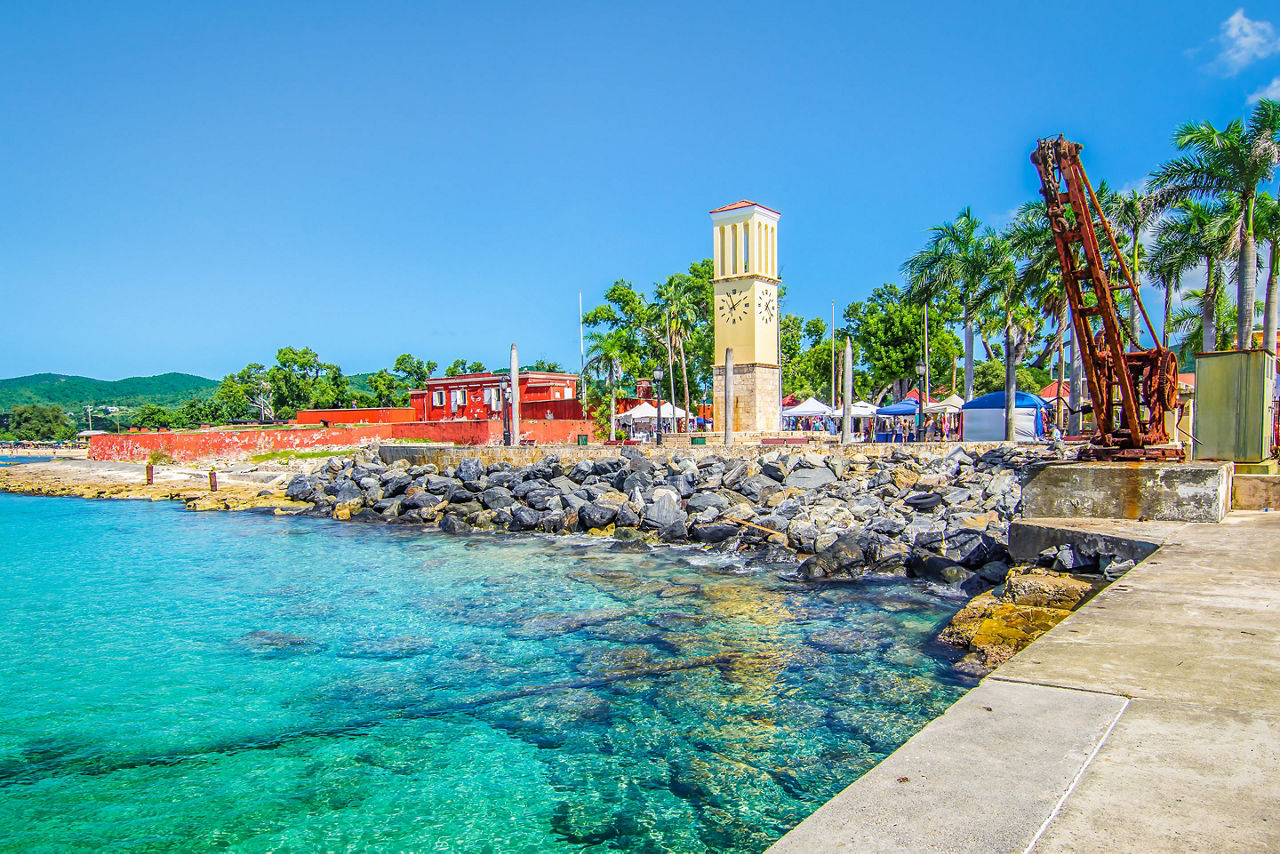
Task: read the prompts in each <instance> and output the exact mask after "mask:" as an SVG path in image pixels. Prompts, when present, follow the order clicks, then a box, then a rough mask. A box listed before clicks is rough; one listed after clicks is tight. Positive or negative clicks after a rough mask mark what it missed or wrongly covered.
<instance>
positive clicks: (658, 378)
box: [653, 368, 662, 445]
mask: <svg viewBox="0 0 1280 854" xmlns="http://www.w3.org/2000/svg"><path fill="white" fill-rule="evenodd" d="M653 384H654V385H655V386H657V388H658V435H657V439H656V440H655V441H656V443H657V444H659V445H661V444H662V368H654V369H653Z"/></svg>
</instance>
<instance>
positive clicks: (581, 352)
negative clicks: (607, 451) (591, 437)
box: [578, 291, 613, 439]
mask: <svg viewBox="0 0 1280 854" xmlns="http://www.w3.org/2000/svg"><path fill="white" fill-rule="evenodd" d="M586 372H587V348H586V345H585V344H584V343H583V338H582V291H578V399H579V400H581V401H583V402H585V401H586V399H587V391H586V386H585V385H584V384H583V381H582V375H583V374H585V373H586ZM609 438H610V439H612V438H613V437H612V436H610V437H609Z"/></svg>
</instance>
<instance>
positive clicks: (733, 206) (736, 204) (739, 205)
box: [711, 199, 782, 216]
mask: <svg viewBox="0 0 1280 854" xmlns="http://www.w3.org/2000/svg"><path fill="white" fill-rule="evenodd" d="M738 208H764V210H767V211H768V212H769V213H775V214H778V216H782V214H780V213H778V212H777V211H775V210H774V209H773V208H766V207H765V206H764V205H762V204H760V203H759V202H749V201H747V200H746V199H743V200H742V201H740V202H734V203H733V204H731V205H725V206H724V207H722V208H716V209H715V210H713V211H711V213H713V214H714V213H724V212H725V211H733V210H737V209H738Z"/></svg>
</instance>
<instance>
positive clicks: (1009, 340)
mask: <svg viewBox="0 0 1280 854" xmlns="http://www.w3.org/2000/svg"><path fill="white" fill-rule="evenodd" d="M1004 355H1005V360H1004V440H1005V441H1006V442H1012V441H1013V408H1014V398H1015V396H1016V395H1017V393H1018V367H1017V365H1015V364H1014V363H1013V316H1012V315H1011V314H1009V312H1007V311H1006V312H1005V315H1004Z"/></svg>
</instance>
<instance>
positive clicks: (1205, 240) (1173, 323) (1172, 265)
mask: <svg viewBox="0 0 1280 854" xmlns="http://www.w3.org/2000/svg"><path fill="white" fill-rule="evenodd" d="M1227 219H1228V218H1227V217H1225V216H1224V214H1223V207H1222V206H1220V205H1215V206H1212V207H1211V206H1208V205H1204V204H1201V203H1200V202H1193V201H1183V202H1179V203H1178V204H1176V205H1174V206H1173V209H1172V212H1171V215H1170V216H1168V217H1166V218H1165V219H1163V220H1162V221H1161V222H1160V225H1159V226H1158V227H1157V228H1156V238H1155V250H1154V251H1153V253H1152V255H1153V260H1152V264H1153V265H1154V266H1157V267H1160V268H1161V269H1164V270H1166V272H1167V274H1168V275H1173V274H1174V273H1176V274H1177V276H1178V278H1179V279H1180V278H1181V275H1182V273H1184V272H1185V271H1187V270H1190V269H1192V268H1193V267H1197V266H1200V265H1204V268H1205V283H1204V287H1203V288H1201V289H1200V290H1199V293H1200V294H1201V297H1200V298H1199V299H1197V301H1196V305H1197V306H1199V309H1200V311H1201V317H1200V320H1199V321H1198V325H1199V327H1200V328H1201V329H1203V330H1205V331H1206V333H1207V334H1205V335H1204V338H1203V340H1204V341H1205V342H1206V344H1207V345H1208V346H1209V347H1211V348H1214V349H1216V347H1217V342H1218V340H1219V338H1220V337H1221V336H1220V335H1219V333H1218V317H1219V315H1220V314H1221V312H1220V311H1219V310H1218V306H1219V300H1218V298H1217V297H1218V293H1217V291H1218V288H1219V287H1220V286H1221V283H1222V276H1221V275H1220V273H1221V266H1222V258H1223V256H1224V255H1225V254H1226V253H1227V249H1228V246H1229V240H1230V234H1227V233H1224V231H1223V224H1224V222H1226V221H1227ZM1204 294H1209V296H1210V298H1209V299H1204V298H1203V295H1204ZM1189 296H1190V293H1188V297H1189ZM1168 323H1169V326H1170V328H1175V327H1178V326H1179V324H1178V321H1177V320H1176V318H1175V319H1171V320H1169V321H1168ZM1227 345H1228V346H1229V345H1230V338H1229V337H1228V339H1227Z"/></svg>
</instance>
